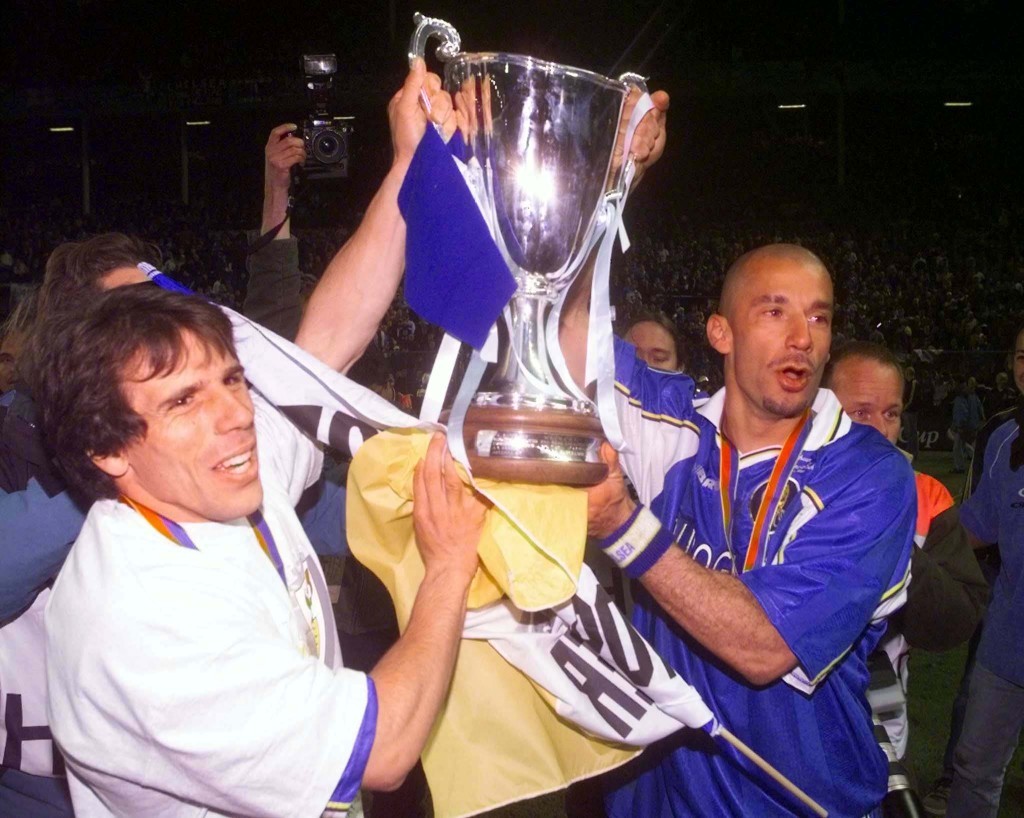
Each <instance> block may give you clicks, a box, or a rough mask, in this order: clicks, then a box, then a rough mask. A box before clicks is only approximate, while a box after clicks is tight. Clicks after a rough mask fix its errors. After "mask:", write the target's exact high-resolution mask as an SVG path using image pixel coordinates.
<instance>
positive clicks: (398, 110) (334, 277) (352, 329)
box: [296, 60, 452, 372]
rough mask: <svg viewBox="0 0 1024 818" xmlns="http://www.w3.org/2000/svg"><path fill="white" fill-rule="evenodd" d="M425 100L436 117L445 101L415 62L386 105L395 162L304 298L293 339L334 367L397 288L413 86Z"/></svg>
mask: <svg viewBox="0 0 1024 818" xmlns="http://www.w3.org/2000/svg"><path fill="white" fill-rule="evenodd" d="M421 89H423V90H426V92H427V95H428V96H429V97H430V103H431V118H432V119H433V120H436V121H438V122H442V121H443V120H444V119H445V118H446V116H447V114H448V113H449V112H450V111H451V107H452V103H451V98H450V97H449V96H448V95H447V94H446V93H445V92H443V91H442V90H441V81H440V79H439V78H438V77H437V76H435V75H433V74H427V73H426V70H425V69H424V66H423V61H422V60H417V61H416V64H415V65H414V66H413V68H412V69H411V70H410V71H409V75H408V76H407V77H406V80H405V84H404V85H403V86H402V89H401V90H400V91H399V92H398V93H397V94H395V96H394V97H393V98H392V99H391V103H390V104H389V106H388V117H389V119H390V123H391V138H392V142H393V146H394V154H395V155H394V161H393V163H392V165H391V170H390V171H389V172H388V174H387V176H385V177H384V182H383V184H382V185H381V186H380V189H379V190H378V191H377V194H376V195H375V196H374V197H373V200H372V201H371V202H370V206H369V207H368V208H367V210H366V215H365V217H364V218H363V221H362V223H361V224H360V225H359V228H358V229H357V230H356V232H355V233H353V234H352V237H351V238H350V239H349V240H348V241H347V242H346V243H345V245H344V246H343V247H342V248H341V250H339V251H338V253H337V255H335V257H334V258H333V259H332V260H331V262H330V264H328V265H327V270H326V271H325V272H324V275H323V278H322V279H321V280H320V283H319V284H318V285H317V288H316V289H315V290H314V291H313V295H312V296H311V297H310V300H309V306H308V307H307V308H306V313H305V315H304V316H303V319H302V323H301V325H300V326H299V333H298V336H297V337H296V343H297V344H298V345H299V346H301V347H302V348H303V349H305V350H306V351H307V352H310V353H312V354H313V355H315V356H316V357H318V358H320V360H322V361H324V362H325V363H327V364H328V365H330V366H332V367H334V368H335V369H338V370H339V371H341V372H346V371H348V369H349V367H351V366H352V364H354V363H355V362H356V361H357V360H358V359H359V357H360V356H361V355H362V354H363V351H364V350H365V349H366V347H367V346H368V345H369V343H370V341H371V340H372V339H373V335H374V333H375V332H376V331H377V325H378V324H379V323H380V320H381V318H383V317H384V314H385V313H386V312H387V309H388V307H389V306H390V305H391V301H392V299H393V298H394V296H395V291H396V290H397V289H398V282H399V281H400V280H401V277H402V270H403V269H404V265H405V222H404V220H403V219H402V216H401V214H400V213H399V210H398V191H399V190H400V189H401V186H402V181H403V180H404V179H405V173H406V170H408V168H409V163H410V162H411V161H412V157H413V154H414V153H415V152H416V146H417V145H418V144H419V141H420V139H421V137H422V136H423V133H424V130H425V129H426V126H427V115H426V114H425V113H424V111H423V108H422V107H421V105H420V91H421Z"/></svg>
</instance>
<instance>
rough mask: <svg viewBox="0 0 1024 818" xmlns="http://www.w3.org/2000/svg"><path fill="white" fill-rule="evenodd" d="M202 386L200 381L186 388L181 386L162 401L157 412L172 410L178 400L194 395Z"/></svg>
mask: <svg viewBox="0 0 1024 818" xmlns="http://www.w3.org/2000/svg"><path fill="white" fill-rule="evenodd" d="M202 386H203V382H202V381H197V382H196V383H190V384H189V385H188V386H183V387H182V388H181V389H179V390H178V391H177V392H175V393H174V394H173V395H171V396H170V397H168V398H167V400H165V401H162V402H161V403H160V405H159V406H158V407H157V410H158V411H160V412H166V411H168V410H169V409H172V408H173V407H174V404H176V403H177V402H178V401H179V400H181V399H182V398H187V397H189V396H191V395H194V394H195V393H196V392H198V391H199V390H200V389H201V388H202Z"/></svg>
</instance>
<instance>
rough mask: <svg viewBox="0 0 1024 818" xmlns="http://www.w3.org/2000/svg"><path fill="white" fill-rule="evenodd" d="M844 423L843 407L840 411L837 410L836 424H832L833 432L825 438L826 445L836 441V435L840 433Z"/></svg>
mask: <svg viewBox="0 0 1024 818" xmlns="http://www.w3.org/2000/svg"><path fill="white" fill-rule="evenodd" d="M842 422H843V410H842V407H840V408H839V409H837V410H836V419H835V422H834V423H833V424H832V431H830V432H829V433H828V436H827V437H826V438H825V443H826V445H827V444H829V443H831V442H832V441H833V440H835V439H836V435H837V434H838V433H839V427H840V426H841V425H842Z"/></svg>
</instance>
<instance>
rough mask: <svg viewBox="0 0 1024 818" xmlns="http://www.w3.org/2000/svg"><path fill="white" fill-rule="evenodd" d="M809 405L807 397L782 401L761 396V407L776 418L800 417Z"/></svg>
mask: <svg viewBox="0 0 1024 818" xmlns="http://www.w3.org/2000/svg"><path fill="white" fill-rule="evenodd" d="M810 405H811V401H810V399H809V398H804V399H799V400H794V401H793V402H792V403H783V402H782V401H777V400H774V399H772V398H769V397H764V398H761V408H762V409H764V410H765V412H767V413H768V414H770V415H774V416H775V417H777V418H796V417H800V415H802V414H803V413H804V410H806V409H807V407H808V406H810Z"/></svg>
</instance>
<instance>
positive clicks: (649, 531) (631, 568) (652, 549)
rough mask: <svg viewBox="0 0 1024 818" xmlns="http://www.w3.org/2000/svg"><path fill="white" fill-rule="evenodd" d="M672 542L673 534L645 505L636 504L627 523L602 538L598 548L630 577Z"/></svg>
mask: <svg viewBox="0 0 1024 818" xmlns="http://www.w3.org/2000/svg"><path fill="white" fill-rule="evenodd" d="M671 545H672V534H671V533H670V532H669V531H668V530H666V529H665V528H663V527H662V525H661V522H660V521H659V520H658V518H657V517H655V516H654V514H653V513H652V512H651V511H650V510H649V509H648V508H647V507H646V506H637V508H636V511H634V512H633V513H632V514H631V515H630V517H629V519H628V520H626V522H624V523H623V524H622V525H621V526H619V528H618V529H617V530H616V531H614V532H613V533H612V534H610V535H609V536H607V537H605V538H604V539H603V540H601V550H602V551H604V553H605V554H607V555H608V556H609V557H610V558H611V560H612V561H613V562H614V563H615V564H616V565H618V566H619V568H621V569H622V570H623V571H625V572H626V576H628V577H629V578H630V579H639V578H640V577H641V576H642V575H643V574H644V573H646V572H647V569H649V568H650V567H651V566H652V565H654V563H656V562H657V561H658V559H659V558H660V557H661V555H662V554H664V553H665V552H666V551H668V549H669V546H671Z"/></svg>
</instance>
